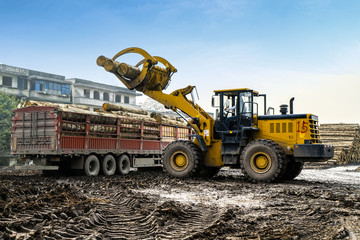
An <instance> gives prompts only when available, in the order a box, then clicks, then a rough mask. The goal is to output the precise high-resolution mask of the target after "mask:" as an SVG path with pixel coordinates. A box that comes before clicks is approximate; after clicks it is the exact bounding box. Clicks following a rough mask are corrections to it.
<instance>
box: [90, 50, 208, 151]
mask: <svg viewBox="0 0 360 240" xmlns="http://www.w3.org/2000/svg"><path fill="white" fill-rule="evenodd" d="M128 53H136V54H140V55H141V56H142V57H144V59H143V60H141V61H140V62H139V63H138V64H136V65H135V66H131V65H129V64H126V63H119V62H118V61H116V60H117V59H118V58H119V57H121V56H122V55H124V54H128ZM96 62H97V64H98V65H99V66H102V67H104V69H105V70H106V71H108V72H111V73H113V74H114V75H115V76H116V77H117V78H118V79H119V80H120V81H121V82H122V83H123V84H124V85H125V86H126V87H127V88H128V89H136V90H137V91H140V92H142V93H144V94H145V95H147V96H149V97H150V98H152V99H154V100H156V101H158V102H159V103H161V104H163V105H164V106H165V107H166V108H170V109H172V110H173V111H175V112H177V111H178V110H180V111H182V112H183V113H185V114H187V115H188V116H190V118H191V119H190V120H189V121H188V123H189V124H190V125H191V126H192V128H193V129H194V130H195V131H196V132H197V134H199V135H201V136H202V137H203V139H204V142H205V144H206V146H211V144H212V142H213V126H214V119H213V118H212V117H211V116H210V115H209V114H207V113H206V111H204V110H203V109H202V108H201V107H200V106H199V105H197V104H195V103H194V102H193V101H191V100H189V99H188V98H187V97H186V96H187V95H188V94H190V93H191V92H192V91H193V89H194V86H188V87H186V88H183V89H178V90H175V91H174V92H172V93H170V94H167V93H164V92H163V90H165V89H166V87H167V86H168V84H169V82H170V79H171V76H172V75H173V74H174V73H175V72H176V71H177V70H176V68H175V67H174V66H172V65H171V64H170V63H169V62H168V61H167V60H166V59H164V58H162V57H158V56H151V55H150V54H149V53H148V52H146V51H145V50H143V49H141V48H136V47H133V48H127V49H124V50H122V51H120V52H119V53H117V54H116V55H115V56H114V57H113V58H112V59H110V58H107V57H104V56H100V57H98V59H97V61H96ZM159 62H160V63H161V64H163V65H164V66H165V68H163V67H160V66H158V63H159ZM141 65H142V69H141V70H140V68H139V67H140V66H141Z"/></svg>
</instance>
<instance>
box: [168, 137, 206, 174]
mask: <svg viewBox="0 0 360 240" xmlns="http://www.w3.org/2000/svg"><path fill="white" fill-rule="evenodd" d="M201 158H202V154H201V150H200V148H199V147H198V146H197V145H196V144H195V143H193V142H190V141H183V140H179V141H174V142H172V143H170V144H169V145H168V146H167V147H166V148H165V150H164V152H163V155H162V162H163V167H164V170H165V171H166V172H167V173H168V174H169V175H170V176H172V177H177V178H185V177H192V176H196V175H198V174H199V172H200V167H201Z"/></svg>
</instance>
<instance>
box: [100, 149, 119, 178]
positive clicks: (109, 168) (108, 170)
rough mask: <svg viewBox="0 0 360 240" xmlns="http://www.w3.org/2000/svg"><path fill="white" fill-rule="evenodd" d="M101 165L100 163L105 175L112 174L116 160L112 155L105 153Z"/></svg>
mask: <svg viewBox="0 0 360 240" xmlns="http://www.w3.org/2000/svg"><path fill="white" fill-rule="evenodd" d="M101 165H102V172H103V173H104V175H105V176H111V175H114V173H115V171H116V161H115V158H114V157H113V156H112V155H110V154H108V155H106V156H105V157H104V159H103V160H102V163H101Z"/></svg>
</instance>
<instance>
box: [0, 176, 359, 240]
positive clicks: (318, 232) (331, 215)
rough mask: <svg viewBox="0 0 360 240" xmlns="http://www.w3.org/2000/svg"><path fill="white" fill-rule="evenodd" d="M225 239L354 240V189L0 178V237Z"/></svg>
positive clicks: (231, 180) (225, 181) (148, 179)
mask: <svg viewBox="0 0 360 240" xmlns="http://www.w3.org/2000/svg"><path fill="white" fill-rule="evenodd" d="M184 197H185V198H187V199H185V200H186V201H184ZM227 238H229V239H360V191H359V188H358V187H357V186H354V187H352V186H349V185H342V184H332V183H331V184H330V183H319V182H311V181H304V180H300V181H291V182H284V183H274V184H252V183H249V182H246V181H244V179H243V178H242V177H238V176H236V177H231V176H219V177H216V178H212V179H173V178H169V177H167V176H166V175H164V174H162V173H146V172H143V173H137V172H133V173H131V174H130V175H126V176H113V177H105V176H99V177H96V178H89V177H42V176H40V175H32V176H17V175H5V176H4V175H1V174H0V239H227Z"/></svg>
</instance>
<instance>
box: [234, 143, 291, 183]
mask: <svg viewBox="0 0 360 240" xmlns="http://www.w3.org/2000/svg"><path fill="white" fill-rule="evenodd" d="M286 163H287V159H286V155H285V153H284V151H283V150H282V149H281V148H280V146H279V145H278V144H276V143H274V142H273V141H271V140H267V139H258V140H254V141H252V142H250V143H249V144H248V145H246V147H245V148H244V150H243V151H242V154H241V157H240V166H241V170H242V172H243V174H244V175H245V176H246V177H247V178H248V179H249V180H251V181H253V182H273V181H276V180H279V178H280V177H281V176H282V174H283V172H284V168H286Z"/></svg>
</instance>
